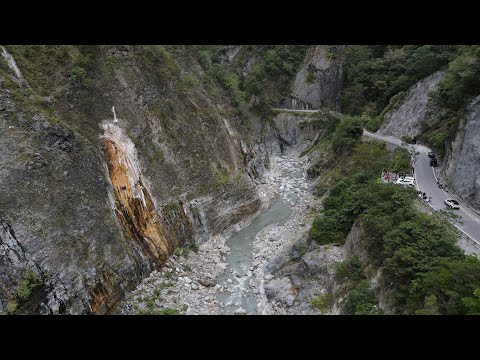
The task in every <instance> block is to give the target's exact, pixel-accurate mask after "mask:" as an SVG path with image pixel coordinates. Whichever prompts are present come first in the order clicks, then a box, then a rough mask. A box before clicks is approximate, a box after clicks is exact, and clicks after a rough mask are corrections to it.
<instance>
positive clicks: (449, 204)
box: [444, 199, 460, 210]
mask: <svg viewBox="0 0 480 360" xmlns="http://www.w3.org/2000/svg"><path fill="white" fill-rule="evenodd" d="M444 203H445V205H447V207H449V208H450V209H455V210H458V209H460V204H459V203H458V201H456V200H453V199H447V200H445V201H444Z"/></svg>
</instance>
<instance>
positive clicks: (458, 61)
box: [420, 46, 480, 156]
mask: <svg viewBox="0 0 480 360" xmlns="http://www.w3.org/2000/svg"><path fill="white" fill-rule="evenodd" d="M478 95H480V46H462V47H461V49H460V51H459V55H458V56H457V57H456V58H455V59H454V60H453V61H451V62H450V64H449V65H448V70H447V75H446V76H445V78H444V79H442V80H441V81H440V83H439V84H438V89H437V91H436V92H434V93H433V95H432V96H433V98H434V100H435V103H436V105H437V107H438V110H437V111H436V117H435V119H434V121H432V122H431V123H428V124H426V126H425V127H424V129H423V132H422V135H421V137H420V138H421V139H423V140H425V141H426V142H427V143H429V144H431V145H432V146H433V147H434V148H435V149H436V150H437V153H439V155H441V156H443V155H444V153H445V143H446V142H447V141H451V140H453V138H454V136H455V134H456V132H457V129H458V125H459V123H460V119H461V118H462V116H463V114H464V113H465V109H466V107H467V105H468V104H469V103H470V102H471V101H472V99H473V98H474V97H475V96H478Z"/></svg>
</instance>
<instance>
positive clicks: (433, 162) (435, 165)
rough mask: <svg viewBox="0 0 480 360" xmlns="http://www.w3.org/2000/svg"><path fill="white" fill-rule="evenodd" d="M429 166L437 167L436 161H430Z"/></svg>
mask: <svg viewBox="0 0 480 360" xmlns="http://www.w3.org/2000/svg"><path fill="white" fill-rule="evenodd" d="M430 166H433V167H437V166H438V163H437V159H430Z"/></svg>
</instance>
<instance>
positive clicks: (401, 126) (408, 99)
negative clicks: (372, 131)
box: [378, 71, 446, 138]
mask: <svg viewBox="0 0 480 360" xmlns="http://www.w3.org/2000/svg"><path fill="white" fill-rule="evenodd" d="M445 75H446V72H445V71H437V72H436V73H434V74H432V75H430V76H428V77H426V78H425V79H423V80H421V81H419V82H418V83H416V84H415V85H413V86H412V87H411V88H410V89H409V90H408V92H407V94H406V95H405V97H404V98H403V99H402V98H401V97H400V95H397V96H396V97H394V98H393V99H392V100H391V101H393V102H394V103H393V104H391V106H392V109H390V110H389V111H388V112H387V113H386V114H385V116H384V118H383V122H382V125H381V126H380V129H379V130H378V132H379V133H380V134H382V135H389V136H395V137H398V138H400V137H402V136H403V135H406V136H412V137H413V136H417V135H418V134H419V133H420V131H421V130H422V125H423V124H425V123H428V122H429V121H431V120H433V116H434V111H433V106H434V105H433V101H432V100H430V98H429V95H430V94H431V93H432V92H433V91H435V90H436V89H437V86H438V83H439V82H440V80H442V79H443V78H444V77H445Z"/></svg>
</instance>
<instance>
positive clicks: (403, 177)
mask: <svg viewBox="0 0 480 360" xmlns="http://www.w3.org/2000/svg"><path fill="white" fill-rule="evenodd" d="M400 179H402V180H405V181H411V182H413V183H415V178H414V177H412V176H402V177H401V178H400Z"/></svg>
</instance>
